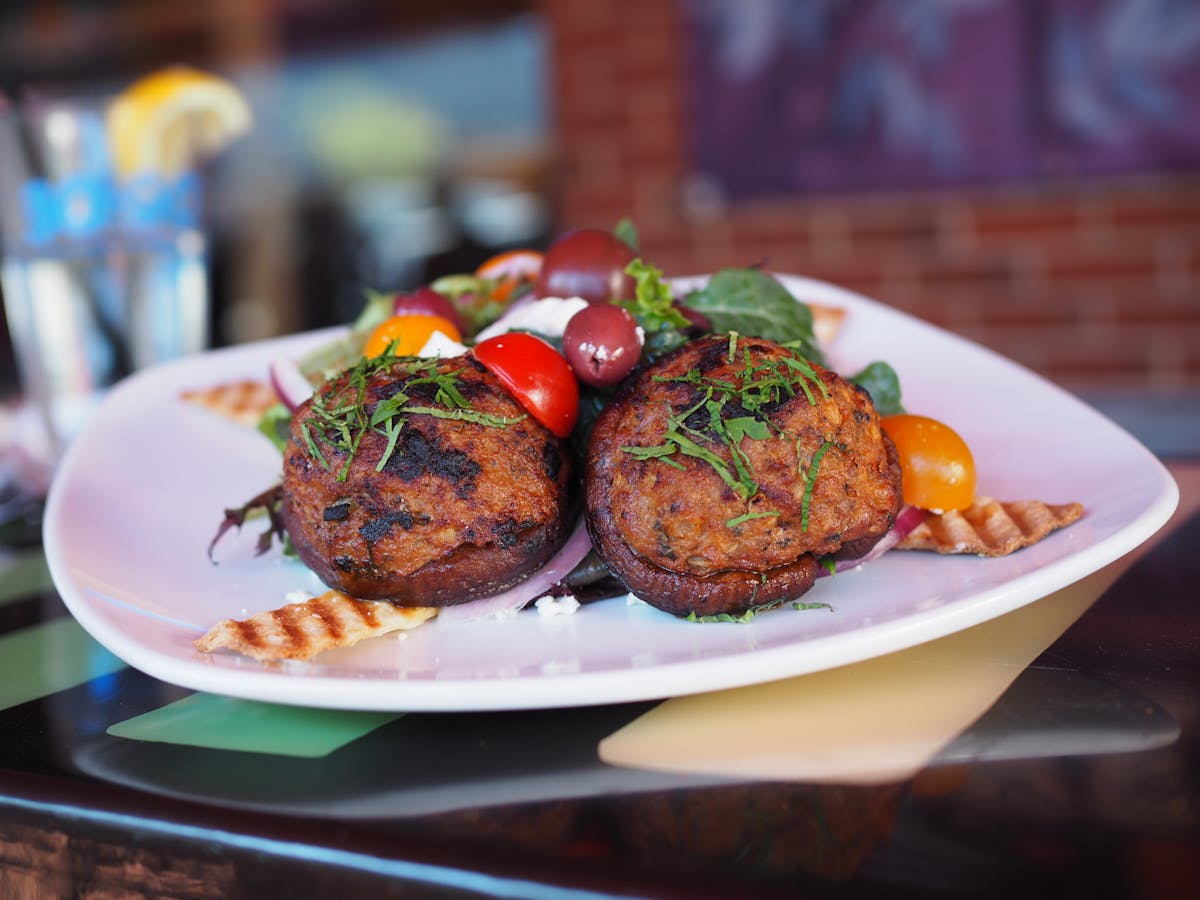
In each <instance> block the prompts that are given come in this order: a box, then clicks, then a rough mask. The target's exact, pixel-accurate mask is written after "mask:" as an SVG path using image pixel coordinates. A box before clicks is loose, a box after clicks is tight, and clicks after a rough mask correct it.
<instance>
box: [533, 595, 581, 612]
mask: <svg viewBox="0 0 1200 900" xmlns="http://www.w3.org/2000/svg"><path fill="white" fill-rule="evenodd" d="M533 605H534V606H536V607H537V611H538V615H540V616H569V615H572V614H573V613H574V612H575V610H577V609H579V600H578V599H577V598H576V597H575V595H574V594H564V595H563V596H561V597H552V596H550V595H549V594H547V595H546V596H545V597H539V598H538V599H537V602H536V603H534V604H533Z"/></svg>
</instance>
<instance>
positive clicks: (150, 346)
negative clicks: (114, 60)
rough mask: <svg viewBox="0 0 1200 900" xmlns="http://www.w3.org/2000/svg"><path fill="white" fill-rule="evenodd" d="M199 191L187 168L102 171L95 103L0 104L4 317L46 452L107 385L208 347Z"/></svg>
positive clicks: (60, 442) (61, 442)
mask: <svg viewBox="0 0 1200 900" xmlns="http://www.w3.org/2000/svg"><path fill="white" fill-rule="evenodd" d="M199 195H200V190H199V181H198V178H197V177H196V175H195V174H194V173H185V174H183V175H181V176H178V177H171V178H167V177H164V176H160V175H156V174H140V175H136V176H133V177H130V178H120V177H118V176H117V175H116V174H114V172H113V169H112V166H111V164H110V155H109V147H108V138H107V134H106V131H105V117H104V110H103V108H101V107H97V106H94V105H92V106H89V105H54V106H50V107H46V108H43V109H36V110H28V111H25V112H23V113H22V114H21V116H20V117H19V116H18V115H17V113H16V112H15V111H13V110H8V111H5V110H3V109H0V226H2V228H0V238H2V244H0V253H2V268H0V278H2V284H3V292H4V310H5V314H6V316H7V317H8V327H9V333H10V335H11V337H12V342H13V347H14V351H15V353H16V357H17V364H18V367H19V371H20V375H21V381H22V388H23V390H24V392H25V394H26V395H27V396H28V397H29V399H30V400H31V401H33V403H34V404H35V406H36V408H37V409H38V411H39V412H40V414H41V416H42V418H43V420H44V422H45V425H46V430H47V438H48V448H47V449H48V452H49V453H50V454H51V456H52V457H55V456H57V455H58V453H59V452H60V451H61V450H62V448H63V447H64V446H65V444H66V443H67V442H68V441H69V440H70V438H71V437H72V436H73V435H74V434H75V433H76V432H77V431H78V430H79V429H80V427H81V426H82V425H83V424H84V422H85V421H86V419H87V417H88V415H89V414H90V412H91V411H92V410H93V409H94V408H95V406H96V404H97V402H98V401H99V399H100V398H101V397H102V396H103V393H104V391H105V389H106V388H108V387H111V386H112V385H113V384H114V383H115V382H117V381H118V380H120V379H121V378H123V377H124V376H125V375H128V374H130V373H131V372H133V371H135V370H137V369H140V368H143V367H145V366H148V365H151V364H153V363H157V362H162V361H165V360H169V359H174V358H176V357H179V356H183V355H185V354H188V353H194V352H196V351H199V350H202V349H204V348H205V347H206V346H207V344H208V319H209V315H208V312H209V310H208V305H209V295H208V270H207V262H206V248H205V240H204V235H203V233H202V232H201V230H200V227H199Z"/></svg>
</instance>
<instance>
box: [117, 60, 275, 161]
mask: <svg viewBox="0 0 1200 900" xmlns="http://www.w3.org/2000/svg"><path fill="white" fill-rule="evenodd" d="M252 121H253V117H252V115H251V112H250V106H249V104H247V103H246V98H245V97H244V96H243V95H242V93H241V91H239V90H238V89H237V87H235V86H234V85H233V84H232V83H231V82H229V81H227V80H226V79H224V78H221V77H219V76H217V75H211V74H209V73H207V72H201V71H199V70H197V69H192V68H188V67H186V66H173V67H171V68H167V69H162V70H160V71H158V72H154V73H153V74H151V75H147V76H146V77H144V78H141V79H139V80H138V81H136V82H134V83H133V84H132V85H130V86H129V87H128V88H126V89H125V90H124V91H123V92H122V93H121V94H119V95H118V96H117V97H116V99H115V100H114V101H113V102H112V104H111V105H110V106H109V109H108V137H109V143H110V146H111V151H112V157H113V163H114V166H115V168H116V171H117V174H118V175H120V176H121V177H129V176H131V175H141V174H147V173H153V174H158V175H166V176H173V175H177V174H179V173H180V172H182V171H185V170H186V169H188V168H190V167H191V166H192V164H193V163H194V162H195V161H196V160H197V159H202V158H204V157H206V156H209V155H211V154H213V153H216V152H217V151H219V150H221V149H223V148H224V147H225V146H226V145H228V144H229V143H230V142H232V141H233V140H234V139H235V138H237V137H238V136H240V135H241V134H244V133H245V132H246V131H248V130H249V128H250V125H251V122H252Z"/></svg>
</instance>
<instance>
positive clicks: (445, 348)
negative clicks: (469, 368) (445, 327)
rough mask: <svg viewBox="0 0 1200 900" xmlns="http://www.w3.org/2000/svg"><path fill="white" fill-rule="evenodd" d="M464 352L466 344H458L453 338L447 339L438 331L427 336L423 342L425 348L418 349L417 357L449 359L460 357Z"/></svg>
mask: <svg viewBox="0 0 1200 900" xmlns="http://www.w3.org/2000/svg"><path fill="white" fill-rule="evenodd" d="M466 352H467V346H466V344H460V343H459V342H458V341H456V340H454V338H451V337H448V336H447V335H444V334H442V333H441V332H440V331H435V332H433V333H432V334H430V335H429V340H427V341H426V342H425V346H423V347H422V348H421V349H420V351H419V352H418V353H417V356H423V357H433V356H437V357H441V358H443V359H449V358H450V357H452V356H462V355H463V354H464V353H466Z"/></svg>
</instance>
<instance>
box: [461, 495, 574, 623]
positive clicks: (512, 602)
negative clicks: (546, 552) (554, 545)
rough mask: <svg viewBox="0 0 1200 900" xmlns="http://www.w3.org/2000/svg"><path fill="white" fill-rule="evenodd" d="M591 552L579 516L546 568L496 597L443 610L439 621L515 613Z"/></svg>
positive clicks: (468, 620) (467, 620) (466, 619)
mask: <svg viewBox="0 0 1200 900" xmlns="http://www.w3.org/2000/svg"><path fill="white" fill-rule="evenodd" d="M591 549H592V539H591V538H590V537H589V536H588V533H587V528H586V527H585V526H584V524H583V518H582V517H581V518H580V520H579V523H578V524H577V525H576V526H575V530H574V531H573V532H572V533H571V536H570V537H569V538H567V542H566V543H565V544H563V545H562V547H561V548H560V549H559V551H558V552H557V553H555V554H554V555H553V556H552V557H550V561H549V562H548V563H546V565H544V566H542V567H541V568H540V569H538V570H537V571H536V572H534V573H533V574H532V575H531V576H529V577H528V578H526V579H525V580H524V581H522V582H521V583H520V584H518V585H515V586H513V587H511V588H509V589H508V590H506V591H501V592H500V593H499V594H493V595H492V596H490V597H480V598H479V599H478V600H471V601H470V602H468V603H459V604H457V605H455V606H447V607H444V608H443V609H442V610H441V612H439V613H438V621H441V622H449V623H452V624H455V623H461V622H473V621H476V620H478V619H487V618H491V617H499V616H505V615H508V614H510V613H515V612H517V611H519V610H521V609H523V608H524V607H525V606H526V605H528V604H529V602H530V601H532V600H536V599H537V598H538V597H541V596H542V595H543V594H545V593H546V592H547V591H548V590H550V588H552V587H553V586H554V585H555V584H557V583H558V582H560V581H562V580H563V579H564V578H566V577H567V575H569V574H570V572H571V570H572V569H574V568H575V567H576V566H577V565H579V564H580V563H581V562H582V561H583V558H584V557H585V556H587V554H588V551H589V550H591Z"/></svg>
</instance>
